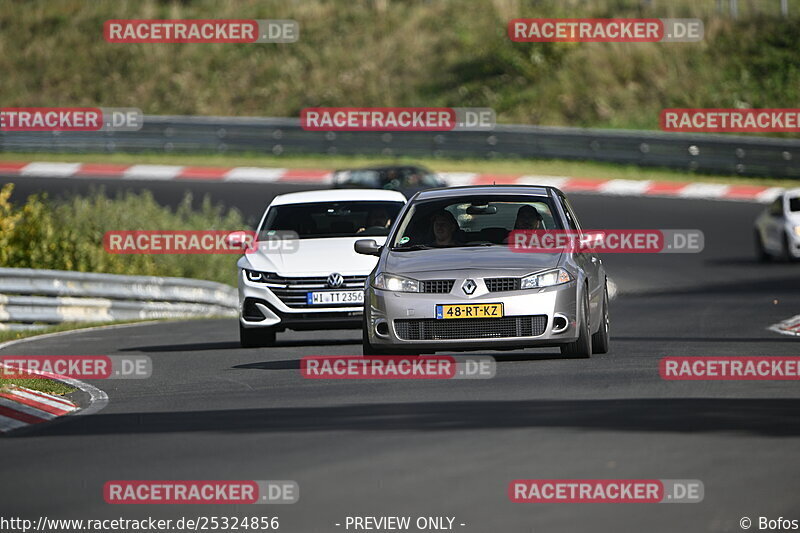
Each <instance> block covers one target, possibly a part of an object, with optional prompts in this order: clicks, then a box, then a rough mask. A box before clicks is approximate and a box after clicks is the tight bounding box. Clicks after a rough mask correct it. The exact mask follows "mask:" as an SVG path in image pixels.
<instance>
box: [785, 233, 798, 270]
mask: <svg viewBox="0 0 800 533" xmlns="http://www.w3.org/2000/svg"><path fill="white" fill-rule="evenodd" d="M783 260H784V261H786V262H787V263H795V262H797V261H798V259H797V258H796V257H795V256H794V255H792V243H791V242H790V241H789V235H788V234H787V233H786V232H784V233H783Z"/></svg>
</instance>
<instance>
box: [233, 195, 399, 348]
mask: <svg viewBox="0 0 800 533" xmlns="http://www.w3.org/2000/svg"><path fill="white" fill-rule="evenodd" d="M405 202H406V198H405V196H403V195H402V194H400V193H399V192H395V191H382V190H324V191H307V192H297V193H290V194H284V195H280V196H276V197H275V198H274V199H273V201H272V203H270V205H269V206H267V209H266V211H265V212H264V215H263V217H262V218H261V223H260V224H259V226H258V230H257V231H256V239H257V241H258V242H257V246H255V247H253V248H252V250H249V251H248V253H246V254H245V255H243V256H242V257H241V258H240V259H239V261H238V262H237V266H238V267H239V339H240V342H241V345H242V346H244V347H256V346H270V345H272V344H274V343H275V337H276V333H277V332H279V331H284V330H286V329H292V330H313V329H340V328H360V327H361V322H362V318H361V316H362V309H363V306H364V281H365V280H366V278H367V275H369V273H370V272H371V271H372V269H373V268H374V267H375V263H376V261H377V258H375V257H370V256H365V255H360V254H357V253H356V252H355V251H354V249H353V244H354V243H355V241H357V240H358V239H361V238H365V237H369V238H372V239H375V240H376V241H379V243H380V244H383V242H384V241H385V240H386V236H387V235H388V234H389V228H390V226H391V224H392V223H393V222H394V220H395V219H396V218H397V214H398V213H399V212H400V209H401V208H402V207H403V205H404V204H405ZM276 236H280V242H277V244H276V241H275V238H276ZM287 236H288V237H287ZM287 239H288V240H287Z"/></svg>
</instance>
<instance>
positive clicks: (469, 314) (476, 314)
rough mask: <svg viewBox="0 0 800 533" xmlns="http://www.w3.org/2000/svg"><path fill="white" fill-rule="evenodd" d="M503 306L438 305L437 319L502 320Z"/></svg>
mask: <svg viewBox="0 0 800 533" xmlns="http://www.w3.org/2000/svg"><path fill="white" fill-rule="evenodd" d="M502 316H503V304H501V303H498V304H452V305H447V304H445V305H437V306H436V318H441V319H445V318H500V317H502Z"/></svg>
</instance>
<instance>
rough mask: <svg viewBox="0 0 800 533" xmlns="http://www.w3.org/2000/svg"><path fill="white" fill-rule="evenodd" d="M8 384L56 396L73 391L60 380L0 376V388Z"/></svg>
mask: <svg viewBox="0 0 800 533" xmlns="http://www.w3.org/2000/svg"><path fill="white" fill-rule="evenodd" d="M9 385H17V386H19V387H25V388H28V389H33V390H36V391H39V392H44V393H45V394H55V395H56V396H63V395H65V394H69V393H71V392H75V391H76V390H78V389H76V388H75V387H70V386H69V385H67V384H65V383H61V382H60V381H53V380H52V379H5V378H0V390H3V388H4V387H7V386H9Z"/></svg>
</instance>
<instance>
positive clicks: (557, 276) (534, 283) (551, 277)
mask: <svg viewBox="0 0 800 533" xmlns="http://www.w3.org/2000/svg"><path fill="white" fill-rule="evenodd" d="M569 281H572V276H570V274H569V272H567V271H566V270H564V269H563V268H556V269H554V270H548V271H547V272H539V273H538V274H531V275H530V276H526V277H524V278H522V283H521V285H520V288H522V289H538V288H540V287H552V286H553V285H561V284H562V283H567V282H569Z"/></svg>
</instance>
